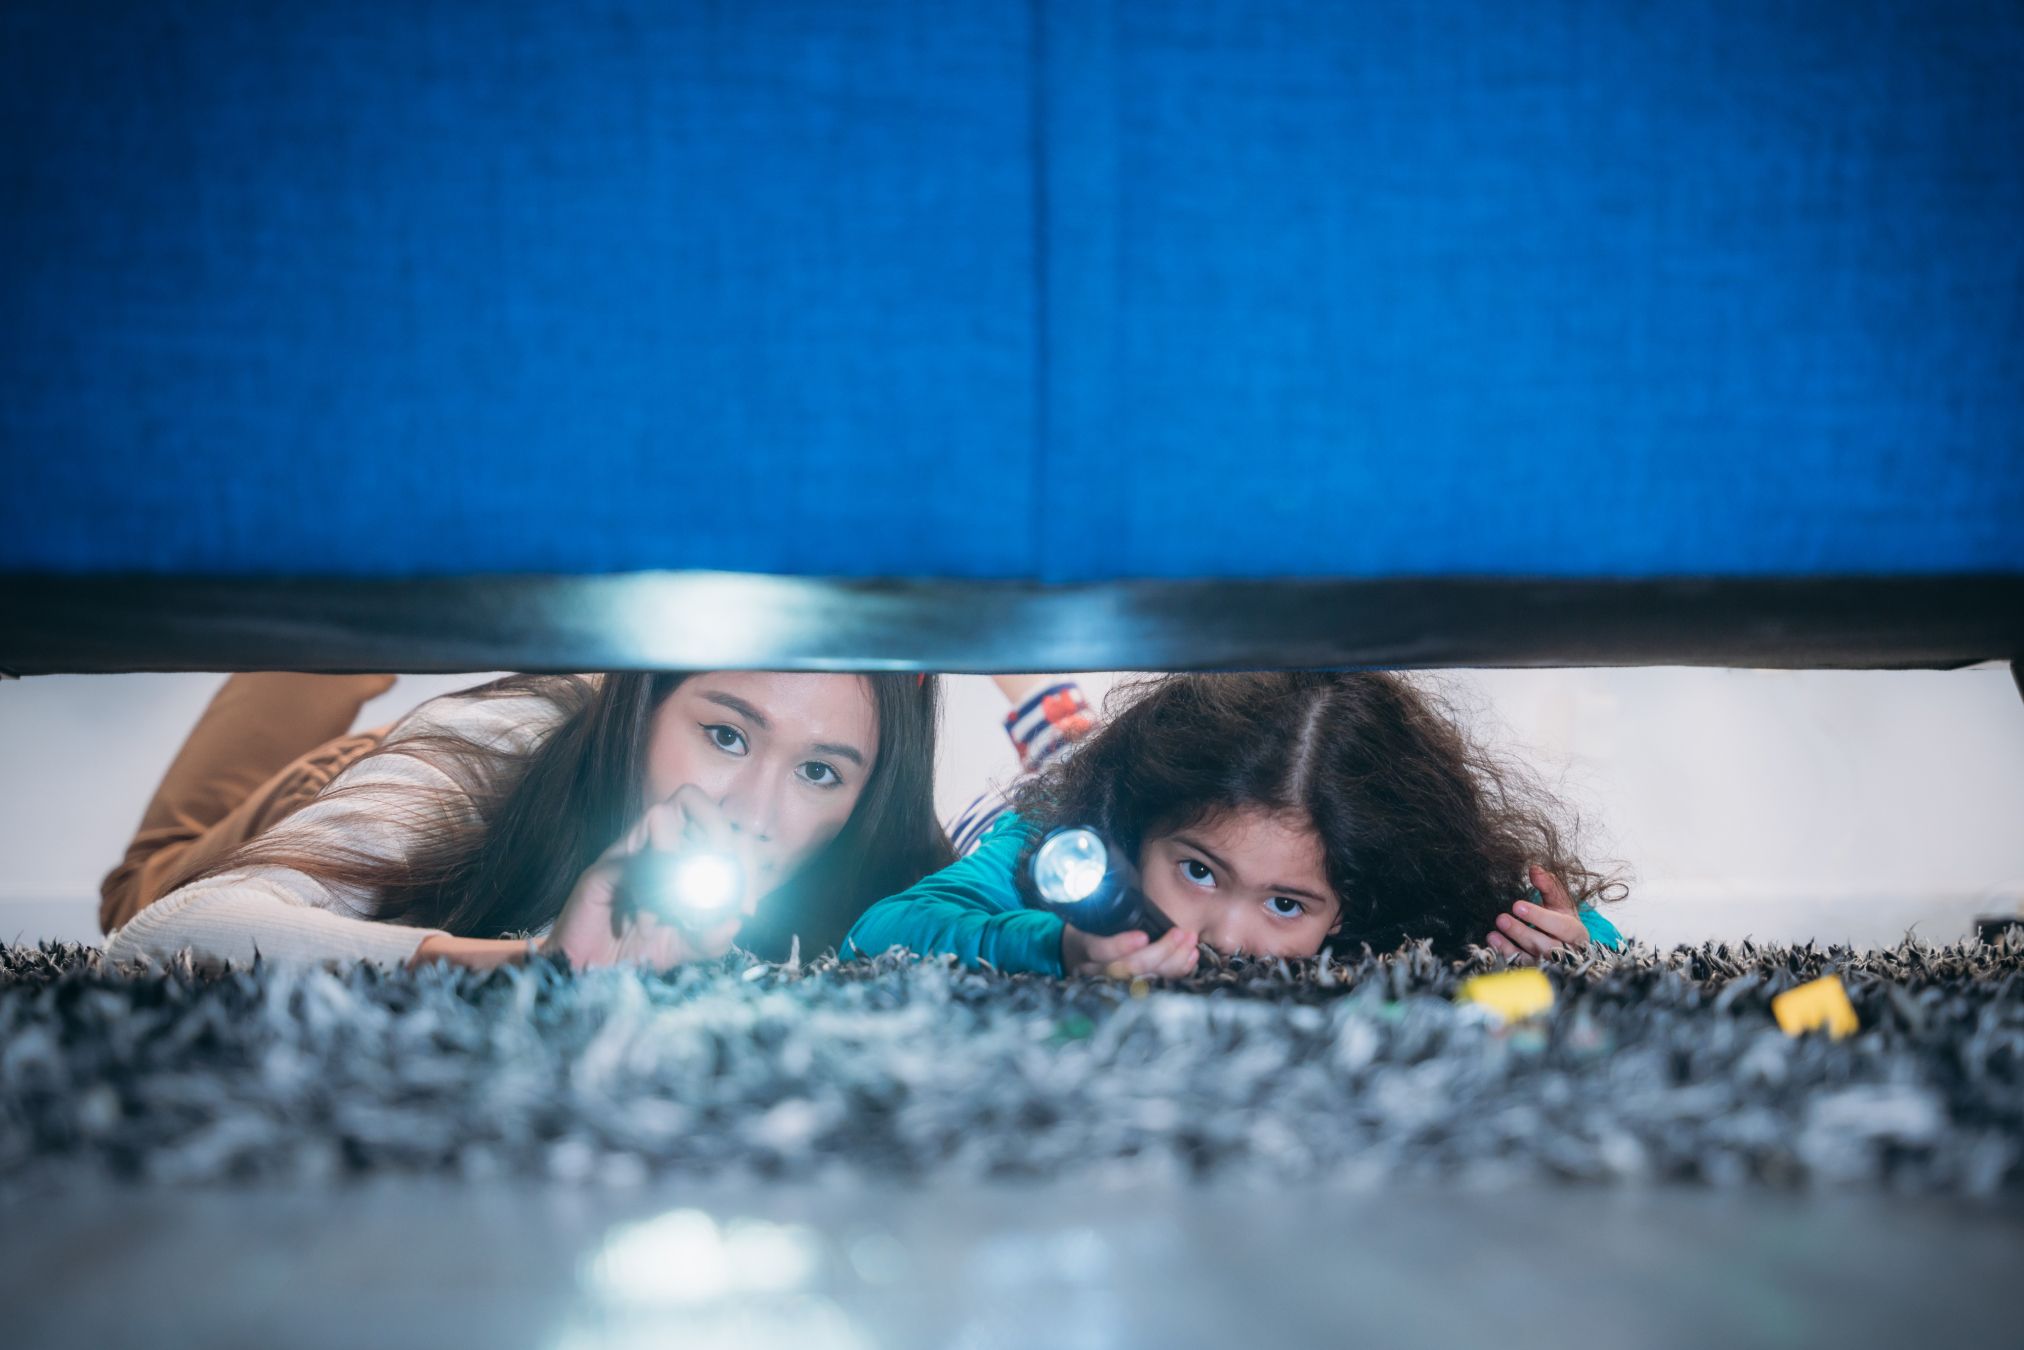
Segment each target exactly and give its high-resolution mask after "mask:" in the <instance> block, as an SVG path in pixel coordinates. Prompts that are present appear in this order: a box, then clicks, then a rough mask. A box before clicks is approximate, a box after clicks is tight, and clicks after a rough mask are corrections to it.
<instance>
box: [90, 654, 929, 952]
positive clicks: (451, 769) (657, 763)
mask: <svg viewBox="0 0 2024 1350" xmlns="http://www.w3.org/2000/svg"><path fill="white" fill-rule="evenodd" d="M249 678H250V681H251V682H252V683H250V684H248V683H247V682H246V681H248V680H249ZM315 678H316V677H306V676H257V677H235V684H228V685H227V687H226V690H225V692H224V693H223V694H221V696H220V699H219V700H218V702H217V703H214V705H213V709H212V712H211V713H210V714H207V717H206V722H205V723H202V724H200V725H199V728H198V731H197V732H196V733H193V735H192V738H191V742H190V744H189V745H187V746H186V747H185V749H184V752H183V754H182V756H180V757H179V759H178V762H177V766H176V768H175V769H173V770H172V771H171V774H170V778H169V780H168V781H167V782H165V783H164V787H163V790H162V792H161V793H160V794H158V796H157V800H156V803H155V805H154V806H153V807H151V808H150V811H149V817H148V820H147V821H146V822H144V829H143V832H142V836H141V838H140V839H139V840H137V842H136V847H135V849H134V850H131V851H130V852H129V856H128V859H127V862H126V863H125V864H123V865H122V867H121V869H119V870H118V871H116V872H115V873H114V874H113V876H112V877H110V878H108V883H107V889H106V900H107V913H108V915H109V916H110V917H109V926H111V925H112V924H116V925H117V926H116V927H115V928H114V931H113V932H112V933H111V935H110V937H109V939H108V941H107V943H106V952H107V954H108V955H109V956H112V957H115V958H131V957H135V956H141V955H149V956H154V957H157V958H163V957H167V956H170V955H173V954H175V953H176V952H179V951H182V950H186V949H188V950H193V951H195V952H197V953H199V954H200V955H204V956H209V957H217V958H225V959H234V960H242V961H243V960H249V959H251V958H252V957H253V956H254V954H255V953H256V952H257V953H260V954H262V955H265V956H266V957H268V958H270V959H273V958H282V959H300V960H328V959H359V958H363V959H371V960H376V961H381V962H385V963H407V964H415V963H420V962H425V961H429V960H435V959H442V960H448V961H452V962H456V963H459V964H463V965H468V966H473V967H479V968H484V967H488V966H493V965H498V964H501V963H503V962H509V961H518V960H522V959H525V958H526V957H527V956H528V955H529V954H530V953H531V952H532V951H533V950H535V949H536V944H535V943H533V942H532V941H531V940H530V939H528V938H526V937H524V936H522V937H517V938H508V937H505V936H504V935H507V934H523V935H524V934H530V933H538V932H545V933H546V939H545V941H544V942H542V943H540V944H539V948H540V949H541V950H544V951H546V952H548V953H552V954H557V955H561V956H564V957H567V958H568V959H569V960H570V961H571V963H572V964H575V965H600V964H609V963H614V962H628V963H637V964H647V965H653V966H656V967H662V966H668V965H672V964H675V963H676V962H679V961H681V960H684V959H687V958H689V957H691V956H696V955H714V954H717V953H720V952H722V951H723V950H725V949H726V948H728V946H729V945H730V943H731V940H732V938H733V937H734V936H738V937H741V938H742V939H743V941H744V943H745V945H746V946H748V947H750V948H752V949H753V950H757V951H760V952H762V954H769V955H782V956H784V955H785V953H786V950H787V949H788V946H789V944H790V941H791V940H792V939H793V938H795V937H798V938H799V939H800V941H801V944H802V946H803V947H804V949H808V950H821V949H822V948H824V947H826V946H829V945H832V944H834V943H835V942H837V941H838V940H839V939H840V938H841V937H842V936H843V934H844V932H845V931H846V929H847V928H848V926H849V924H850V922H851V920H852V919H854V918H855V917H856V916H857V915H858V913H859V912H860V911H861V910H862V909H863V907H864V906H865V904H867V903H868V902H869V901H870V900H871V899H873V898H875V897H877V896H880V895H885V894H889V893H890V892H892V891H894V890H897V889H899V888H900V887H902V886H905V885H907V884H908V883H910V882H911V881H913V880H915V879H916V878H918V877H920V876H922V875H924V874H926V873H927V872H930V871H932V870H933V869H934V868H936V867H938V866H941V865H942V864H943V863H946V862H947V861H948V859H949V850H948V844H947V841H946V839H945V838H944V837H943V835H942V832H941V829H940V827H939V826H938V825H937V824H936V821H935V818H934V808H933V794H932V778H933V767H934V746H935V722H936V714H937V703H938V699H939V690H938V688H937V685H936V682H935V681H934V680H933V679H932V678H928V677H922V676H916V675H865V676H857V675H796V674H767V673H754V672H727V671H714V672H706V673H701V674H693V675H674V674H659V675H632V674H621V675H605V676H601V677H595V676H593V677H583V676H519V677H515V678H511V679H507V680H502V681H499V682H497V683H495V684H491V685H487V686H484V687H482V688H479V689H473V690H469V691H467V692H465V693H461V694H454V695H450V696H448V697H445V698H440V699H436V700H433V701H431V702H430V703H427V704H425V705H423V706H422V707H421V708H419V709H417V710H416V711H415V713H414V714H413V715H411V716H410V717H409V718H408V719H407V720H406V721H404V722H402V723H401V724H399V725H398V726H396V727H395V728H394V729H393V730H392V732H391V733H390V734H388V735H387V736H386V737H385V738H384V740H383V741H377V742H375V741H374V738H372V737H367V738H365V741H364V743H363V744H362V745H358V744H347V743H333V744H332V745H327V746H325V747H323V748H322V749H321V750H320V751H318V752H317V753H316V754H313V755H312V756H309V757H307V760H306V761H298V762H297V764H296V765H293V766H290V767H289V768H288V769H284V770H283V771H282V773H281V774H280V775H279V781H280V783H282V784H286V783H288V782H290V781H292V778H293V777H298V776H300V775H301V774H304V773H309V774H311V776H312V777H313V776H314V772H313V771H315V770H316V769H317V768H318V767H319V766H324V765H327V764H328V763H329V762H330V761H331V760H332V759H333V758H335V759H338V760H343V761H344V764H343V767H342V768H341V769H340V770H339V771H337V772H336V773H335V775H334V776H333V777H330V778H328V781H327V784H326V785H322V786H321V789H320V790H319V791H316V792H315V794H314V796H313V799H312V800H310V801H309V802H308V804H307V805H304V806H301V807H300V809H296V810H293V811H292V813H283V812H279V811H275V810H273V809H272V808H271V807H270V806H269V805H268V804H267V799H268V798H271V797H273V796H275V795H276V794H277V793H281V792H282V788H281V787H279V786H275V785H269V787H268V788H263V789H262V790H260V791H258V792H255V793H254V794H253V795H252V796H251V797H250V798H246V799H245V800H243V801H240V802H236V803H235V802H234V801H233V796H234V793H233V791H232V790H231V788H230V787H229V786H228V787H226V788H222V789H221V788H219V787H217V786H216V784H217V783H218V782H220V781H224V782H227V783H228V784H229V783H231V782H232V781H233V772H232V765H231V763H230V760H231V753H230V747H231V746H233V745H235V744H244V745H245V746H247V748H248V749H249V750H250V751H251V752H252V753H253V755H254V757H255V758H256V759H259V758H260V756H261V754H262V752H263V746H262V742H261V736H262V734H263V729H262V727H261V726H260V725H257V724H254V723H251V722H249V721H248V719H246V718H245V717H244V716H243V715H242V716H236V717H235V716H234V715H233V710H234V709H235V708H236V709H238V711H239V713H241V714H243V713H244V712H245V711H247V710H248V709H249V708H252V707H257V706H258V705H259V704H260V703H261V702H262V700H261V698H259V697H249V696H246V692H247V690H248V689H249V688H251V689H253V690H255V691H258V690H262V689H265V688H266V686H263V685H260V684H259V683H257V682H259V681H270V682H271V681H277V680H278V681H282V682H284V683H283V685H282V686H281V687H282V688H283V689H285V690H287V691H289V692H291V693H292V692H296V691H299V690H301V689H302V688H303V686H302V685H301V684H300V683H299V682H300V681H304V680H313V679H315ZM288 681H295V682H297V683H295V684H292V685H291V684H287V683H286V682H288ZM235 686H236V687H235ZM382 687H383V686H382ZM268 692H269V693H270V695H271V693H272V690H269V691H268ZM228 696H230V697H228ZM235 700H236V702H235ZM279 701H280V700H279V699H276V698H273V697H271V696H270V697H268V698H267V699H266V702H267V703H268V704H269V705H273V704H276V703H278V702H279ZM221 708H222V709H223V712H221ZM352 711H353V712H354V713H355V711H356V703H354V704H353V705H352ZM221 718H222V719H223V720H222V721H221V720H220V719H221ZM347 720H348V719H347ZM233 723H236V724H237V725H232V724H233ZM326 729H327V728H326ZM270 739H271V737H270ZM268 749H271V747H268ZM276 758H285V755H279V754H276V753H268V754H266V758H265V760H262V762H261V763H260V765H259V766H258V768H256V769H255V771H254V772H253V773H252V774H250V775H249V774H247V773H245V772H244V771H240V772H239V776H238V782H239V783H240V785H241V787H242V788H243V786H244V780H245V779H246V778H247V777H249V776H250V777H251V778H252V780H253V782H255V783H257V782H259V778H258V769H259V768H265V767H267V762H268V761H271V760H273V759H276ZM305 763H306V764H307V765H308V767H307V768H305V767H304V765H305ZM239 795H240V796H241V797H245V793H244V792H243V791H241V792H240V793H239ZM172 799H173V800H172ZM189 802H198V803H201V808H200V809H201V811H202V812H203V813H204V814H205V815H206V816H207V817H208V819H198V820H191V819H189V818H188V817H189V814H190V813H189V812H187V811H186V810H183V809H181V808H182V806H183V804H185V803H189ZM247 808H250V809H251V811H252V813H253V814H254V815H255V816H258V815H259V814H262V813H265V814H266V815H269V816H279V817H280V818H279V819H273V820H270V821H266V822H262V823H261V824H260V828H258V829H249V828H247V821H246V820H244V819H239V818H236V817H235V814H234V813H237V816H245V815H246V814H247ZM210 835H218V836H219V838H218V839H213V838H210V837H209V836H210ZM698 846H702V847H708V848H709V849H711V850H712V851H715V852H723V853H728V854H730V855H732V856H733V857H734V858H735V859H736V860H737V861H738V862H739V863H740V864H742V867H741V870H742V872H743V874H744V876H745V878H746V880H747V884H746V885H745V887H744V896H745V904H744V914H745V917H744V919H743V920H742V921H741V920H740V919H737V918H733V919H731V920H729V921H727V922H725V923H723V924H721V925H719V926H718V927H716V928H715V929H713V930H712V931H710V932H707V933H703V934H688V933H684V932H682V931H680V930H678V929H677V928H675V927H674V926H673V925H669V924H663V923H660V922H658V921H657V920H656V919H655V918H654V917H653V916H651V915H649V914H645V913H641V912H637V911H634V910H633V909H632V908H631V907H630V906H628V905H626V904H625V903H624V902H623V899H622V897H620V896H619V895H618V894H617V889H618V888H617V882H618V879H619V876H620V872H621V869H622V866H623V863H624V860H625V859H626V858H628V857H629V856H631V855H632V854H634V853H638V852H640V851H642V850H647V849H661V850H666V851H671V852H673V851H680V850H682V849H685V848H693V847H698ZM171 847H172V848H174V849H177V850H181V851H183V852H186V853H188V854H189V855H190V858H189V859H179V860H177V861H176V862H172V863H170V864H169V865H168V867H167V868H163V867H157V866H155V865H154V864H155V863H156V862H157V861H158V858H157V857H156V856H154V855H155V854H157V853H159V852H160V851H161V850H163V849H165V848H171ZM192 860H194V861H192ZM164 874H169V875H173V877H174V880H175V883H176V884H175V885H174V887H173V888H172V889H169V890H168V893H167V894H163V895H161V896H160V898H158V899H153V898H151V896H150V895H149V894H147V893H145V892H142V893H138V894H137V893H136V885H137V883H144V882H147V881H149V880H151V879H156V878H159V877H160V876H162V875H164ZM762 901H763V903H762ZM741 924H742V932H741Z"/></svg>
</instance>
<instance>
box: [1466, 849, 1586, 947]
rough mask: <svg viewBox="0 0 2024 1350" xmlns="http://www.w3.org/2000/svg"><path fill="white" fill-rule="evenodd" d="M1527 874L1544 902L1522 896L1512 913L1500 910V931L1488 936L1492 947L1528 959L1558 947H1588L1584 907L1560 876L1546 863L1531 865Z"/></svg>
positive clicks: (1498, 918)
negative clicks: (1561, 880)
mask: <svg viewBox="0 0 2024 1350" xmlns="http://www.w3.org/2000/svg"><path fill="white" fill-rule="evenodd" d="M1527 874H1528V875H1529V876H1530V877H1531V879H1532V885H1533V888H1534V889H1536V890H1537V891H1538V892H1539V896H1540V898H1541V899H1542V900H1544V901H1545V903H1544V904H1538V905H1535V904H1533V903H1531V902H1530V901H1526V900H1520V901H1518V902H1517V903H1516V904H1514V905H1512V906H1511V909H1510V912H1509V913H1506V914H1499V915H1498V916H1497V931H1496V932H1494V933H1492V934H1490V936H1489V945H1490V948H1491V950H1493V951H1495V952H1496V953H1497V954H1498V955H1500V956H1502V957H1504V958H1505V959H1506V960H1509V961H1517V962H1526V963H1529V962H1531V961H1535V960H1538V959H1539V958H1541V957H1546V956H1551V955H1553V953H1555V952H1557V951H1566V950H1573V951H1580V950H1581V949H1582V948H1584V947H1586V946H1587V945H1588V943H1589V936H1588V926H1587V925H1586V924H1584V923H1582V921H1581V907H1580V906H1578V905H1576V904H1575V903H1574V899H1573V897H1571V896H1569V895H1568V893H1567V888H1566V887H1565V886H1563V885H1561V884H1560V878H1559V877H1556V876H1554V875H1553V874H1552V873H1551V872H1549V871H1547V870H1546V869H1545V868H1543V867H1533V868H1529V869H1528V872H1527Z"/></svg>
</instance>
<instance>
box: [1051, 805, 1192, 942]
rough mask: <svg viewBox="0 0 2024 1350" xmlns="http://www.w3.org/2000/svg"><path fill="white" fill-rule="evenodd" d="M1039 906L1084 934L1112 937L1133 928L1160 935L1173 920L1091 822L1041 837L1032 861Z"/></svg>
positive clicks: (1126, 858)
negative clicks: (1090, 824)
mask: <svg viewBox="0 0 2024 1350" xmlns="http://www.w3.org/2000/svg"><path fill="white" fill-rule="evenodd" d="M1027 868H1028V871H1027V874H1026V875H1027V878H1028V879H1029V880H1030V881H1031V882H1032V884H1033V891H1032V894H1033V896H1034V897H1036V898H1037V900H1038V902H1039V904H1040V905H1042V906H1043V907H1045V908H1047V909H1049V910H1052V911H1053V912H1054V913H1056V914H1059V915H1060V916H1061V918H1062V919H1063V920H1064V921H1065V922H1067V923H1071V924H1074V925H1075V926H1076V927H1077V928H1080V929H1081V930H1082V931H1083V932H1085V933H1098V934H1103V935H1106V936H1108V935H1109V934H1112V933H1125V932H1130V931H1131V930H1133V929H1139V930H1142V931H1143V932H1144V933H1145V934H1146V935H1147V936H1148V937H1154V938H1157V937H1158V936H1159V935H1160V934H1162V933H1164V932H1166V931H1167V930H1168V929H1169V928H1172V927H1173V924H1172V923H1171V922H1170V921H1169V920H1168V919H1167V916H1166V915H1164V914H1162V913H1160V911H1159V909H1158V908H1157V907H1156V906H1154V905H1153V903H1152V902H1151V901H1149V900H1147V899H1146V896H1145V892H1144V891H1142V890H1140V889H1139V884H1138V872H1137V869H1135V868H1134V867H1133V866H1132V864H1131V859H1130V858H1128V857H1122V856H1119V855H1118V854H1117V853H1116V852H1115V851H1114V850H1113V847H1112V845H1111V843H1110V841H1109V840H1107V839H1105V838H1104V837H1103V835H1102V834H1101V833H1100V832H1098V831H1096V830H1093V829H1090V828H1088V827H1087V826H1082V825H1071V826H1067V827H1065V828H1062V829H1059V830H1056V831H1055V832H1054V833H1052V834H1050V835H1048V836H1047V837H1046V838H1045V839H1043V840H1041V841H1040V847H1039V848H1037V849H1035V850H1034V851H1033V860H1032V861H1031V862H1030V863H1028V864H1027Z"/></svg>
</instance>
